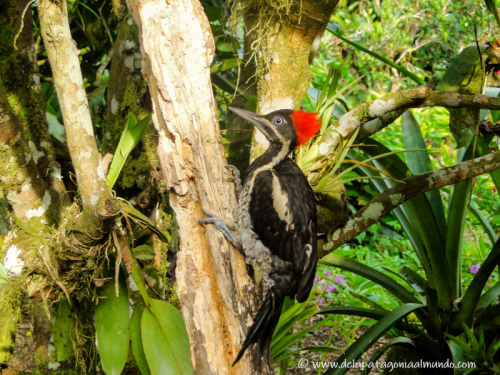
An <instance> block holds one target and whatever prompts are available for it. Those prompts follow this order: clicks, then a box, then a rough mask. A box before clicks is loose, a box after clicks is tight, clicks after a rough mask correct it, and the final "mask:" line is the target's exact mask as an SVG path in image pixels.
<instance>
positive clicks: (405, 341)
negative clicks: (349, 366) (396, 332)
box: [361, 336, 416, 375]
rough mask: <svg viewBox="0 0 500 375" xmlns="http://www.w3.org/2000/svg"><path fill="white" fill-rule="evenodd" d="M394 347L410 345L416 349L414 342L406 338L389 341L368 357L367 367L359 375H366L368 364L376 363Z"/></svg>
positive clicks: (368, 370) (368, 369)
mask: <svg viewBox="0 0 500 375" xmlns="http://www.w3.org/2000/svg"><path fill="white" fill-rule="evenodd" d="M394 345H411V346H413V347H416V345H415V342H414V341H413V340H412V339H410V338H408V337H404V336H400V337H395V338H393V339H391V341H389V342H388V343H387V344H385V345H384V346H382V347H381V348H378V349H377V351H376V352H375V353H373V355H372V356H371V357H370V359H369V360H368V362H367V367H365V370H364V371H363V372H362V373H361V375H366V374H368V373H369V372H370V370H371V368H370V363H374V362H376V361H377V360H378V359H379V358H380V357H382V354H384V353H385V352H386V350H387V349H389V348H390V347H391V346H394Z"/></svg>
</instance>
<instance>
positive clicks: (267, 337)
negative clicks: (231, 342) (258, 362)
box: [233, 292, 284, 366]
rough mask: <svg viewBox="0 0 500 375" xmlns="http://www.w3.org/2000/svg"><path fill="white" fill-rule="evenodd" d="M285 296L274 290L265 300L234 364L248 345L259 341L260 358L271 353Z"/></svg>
mask: <svg viewBox="0 0 500 375" xmlns="http://www.w3.org/2000/svg"><path fill="white" fill-rule="evenodd" d="M283 301H284V298H283V297H278V296H276V295H274V294H273V293H272V292H269V294H268V296H267V297H266V299H265V300H264V303H263V304H262V306H261V307H260V309H259V311H258V312H257V315H256V316H255V319H254V321H253V324H252V326H251V327H250V329H249V330H248V333H247V337H246V338H245V341H244V342H243V346H242V347H241V350H240V351H239V353H238V355H237V356H236V359H235V360H234V363H233V366H234V365H235V364H236V363H238V361H239V360H240V359H241V357H242V356H243V354H245V351H246V350H247V349H248V347H249V346H250V345H252V344H254V343H259V358H260V357H262V356H264V355H269V346H270V344H271V339H272V337H273V333H274V329H275V328H276V325H277V324H278V321H279V319H280V315H281V308H282V306H283Z"/></svg>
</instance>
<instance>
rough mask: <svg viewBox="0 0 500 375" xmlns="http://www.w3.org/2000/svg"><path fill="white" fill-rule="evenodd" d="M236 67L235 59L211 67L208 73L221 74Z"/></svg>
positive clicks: (236, 60)
mask: <svg viewBox="0 0 500 375" xmlns="http://www.w3.org/2000/svg"><path fill="white" fill-rule="evenodd" d="M237 66H238V59H237V58H232V59H226V60H222V61H221V62H220V63H218V64H215V65H212V66H211V67H210V73H211V74H214V73H219V72H223V71H225V70H229V69H232V68H236V67H237Z"/></svg>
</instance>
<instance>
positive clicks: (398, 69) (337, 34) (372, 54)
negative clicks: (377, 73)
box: [327, 28, 425, 85]
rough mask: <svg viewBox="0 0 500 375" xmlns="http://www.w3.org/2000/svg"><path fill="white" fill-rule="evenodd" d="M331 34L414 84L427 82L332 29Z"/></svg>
mask: <svg viewBox="0 0 500 375" xmlns="http://www.w3.org/2000/svg"><path fill="white" fill-rule="evenodd" d="M327 30H328V31H329V32H331V33H332V34H333V35H335V36H336V37H337V38H339V39H342V40H343V41H344V42H346V43H347V44H350V45H351V46H353V47H354V48H356V49H359V50H360V51H363V52H366V53H367V54H369V55H370V56H372V57H375V58H376V59H378V60H380V61H382V62H384V63H386V64H387V65H389V66H392V67H393V68H395V69H396V70H397V71H399V72H400V73H402V74H403V75H405V76H407V77H408V78H410V79H411V80H413V81H414V82H416V83H418V84H419V85H425V81H424V80H423V79H422V78H419V77H417V76H416V75H415V74H413V73H412V72H410V71H409V70H408V69H406V68H405V67H404V66H401V65H399V64H396V63H395V62H393V61H391V60H389V59H387V58H385V57H383V56H381V55H379V54H378V53H375V52H372V51H370V50H369V49H368V48H366V47H363V46H362V45H360V44H357V43H355V42H353V41H351V40H349V39H347V38H344V37H343V36H342V35H340V34H339V33H336V32H335V31H333V30H332V29H330V28H328V29H327Z"/></svg>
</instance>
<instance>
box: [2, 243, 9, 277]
mask: <svg viewBox="0 0 500 375" xmlns="http://www.w3.org/2000/svg"><path fill="white" fill-rule="evenodd" d="M0 241H1V237H0ZM8 280H9V275H8V273H7V270H6V269H5V266H4V265H3V263H0V284H7V282H8Z"/></svg>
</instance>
